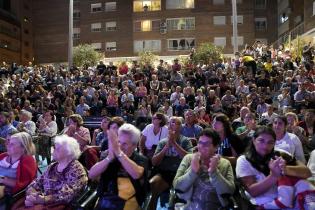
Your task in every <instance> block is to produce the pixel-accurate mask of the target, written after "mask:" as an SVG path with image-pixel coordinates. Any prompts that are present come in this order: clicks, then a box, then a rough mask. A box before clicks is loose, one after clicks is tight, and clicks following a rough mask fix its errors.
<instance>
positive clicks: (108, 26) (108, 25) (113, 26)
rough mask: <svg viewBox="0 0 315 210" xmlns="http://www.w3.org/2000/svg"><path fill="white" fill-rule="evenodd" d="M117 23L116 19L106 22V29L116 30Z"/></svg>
mask: <svg viewBox="0 0 315 210" xmlns="http://www.w3.org/2000/svg"><path fill="white" fill-rule="evenodd" d="M116 30H117V24H116V21H111V22H106V31H116Z"/></svg>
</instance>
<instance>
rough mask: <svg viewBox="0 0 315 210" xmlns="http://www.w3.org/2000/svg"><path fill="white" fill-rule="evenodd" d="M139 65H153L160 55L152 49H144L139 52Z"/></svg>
mask: <svg viewBox="0 0 315 210" xmlns="http://www.w3.org/2000/svg"><path fill="white" fill-rule="evenodd" d="M138 56H139V65H140V67H141V68H142V67H143V66H145V64H149V65H150V66H153V64H154V62H155V61H157V60H158V56H157V55H155V54H154V53H152V52H150V51H143V52H140V53H139V55H138Z"/></svg>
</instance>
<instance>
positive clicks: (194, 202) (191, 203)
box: [173, 128, 235, 210]
mask: <svg viewBox="0 0 315 210" xmlns="http://www.w3.org/2000/svg"><path fill="white" fill-rule="evenodd" d="M219 144H220V137H219V135H218V134H217V133H216V132H215V131H213V130H212V129H210V128H207V129H204V130H203V131H202V132H201V134H200V137H199V141H198V145H197V148H198V152H196V153H194V154H188V155H186V156H185V157H184V159H183V161H182V162H181V164H180V166H179V168H178V170H177V173H176V176H175V179H174V182H173V185H174V188H175V189H176V190H178V191H181V192H183V193H182V194H180V197H181V198H182V199H184V200H185V201H186V205H185V206H184V208H183V209H184V210H192V209H219V208H220V207H225V206H226V205H227V203H225V201H224V200H223V199H222V197H221V196H220V195H222V194H226V193H227V194H233V192H234V189H235V186H234V176H233V169H232V166H231V164H230V162H229V161H228V160H226V159H224V158H220V156H219V155H217V154H216V152H217V149H218V146H219Z"/></svg>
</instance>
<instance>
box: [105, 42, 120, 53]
mask: <svg viewBox="0 0 315 210" xmlns="http://www.w3.org/2000/svg"><path fill="white" fill-rule="evenodd" d="M105 45H106V47H105V49H106V51H116V50H117V47H116V42H106V43H105Z"/></svg>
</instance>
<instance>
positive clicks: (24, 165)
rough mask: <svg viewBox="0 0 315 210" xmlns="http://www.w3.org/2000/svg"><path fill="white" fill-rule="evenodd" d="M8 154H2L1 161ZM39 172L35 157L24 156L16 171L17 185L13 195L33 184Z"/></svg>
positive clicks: (0, 155)
mask: <svg viewBox="0 0 315 210" xmlns="http://www.w3.org/2000/svg"><path fill="white" fill-rule="evenodd" d="M7 156H8V154H7V153H2V154H0V160H2V159H4V158H6V157H7ZM36 172H37V164H36V161H35V159H34V158H33V156H31V155H23V156H22V157H21V158H20V163H19V165H18V167H17V170H16V173H17V174H16V185H15V187H14V188H13V189H12V193H17V192H19V191H20V190H22V189H23V188H25V187H26V186H27V185H28V184H29V183H31V182H32V181H33V180H34V179H35V177H36Z"/></svg>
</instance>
